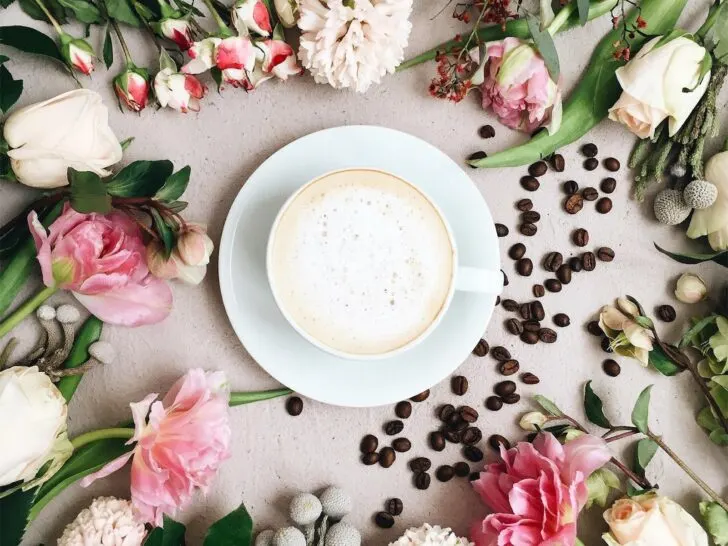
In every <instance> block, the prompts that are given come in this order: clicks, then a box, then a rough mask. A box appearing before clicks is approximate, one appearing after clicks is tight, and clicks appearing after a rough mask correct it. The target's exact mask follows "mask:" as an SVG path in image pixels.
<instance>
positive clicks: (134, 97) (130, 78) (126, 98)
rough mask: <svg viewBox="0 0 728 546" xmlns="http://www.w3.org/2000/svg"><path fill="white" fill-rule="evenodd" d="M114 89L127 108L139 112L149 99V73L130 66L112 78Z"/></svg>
mask: <svg viewBox="0 0 728 546" xmlns="http://www.w3.org/2000/svg"><path fill="white" fill-rule="evenodd" d="M114 91H115V92H116V96H117V97H119V100H120V101H122V102H123V103H124V104H126V106H127V108H129V110H132V111H134V112H141V111H142V110H144V107H145V106H146V105H147V100H148V99H149V73H148V72H147V71H146V70H145V69H144V68H138V67H136V66H131V67H129V68H127V69H126V70H125V71H124V72H122V73H121V74H119V75H118V76H117V77H116V78H114Z"/></svg>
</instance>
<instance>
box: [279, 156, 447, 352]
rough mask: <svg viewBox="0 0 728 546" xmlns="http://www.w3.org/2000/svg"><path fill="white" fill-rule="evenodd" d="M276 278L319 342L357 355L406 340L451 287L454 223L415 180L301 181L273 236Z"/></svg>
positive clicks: (368, 174)
mask: <svg viewBox="0 0 728 546" xmlns="http://www.w3.org/2000/svg"><path fill="white" fill-rule="evenodd" d="M270 244H271V247H270V255H269V269H270V270H269V277H270V279H271V283H272V286H273V290H274V292H275V294H276V298H277V300H278V303H279V305H280V306H281V308H282V309H283V310H284V311H285V312H286V313H287V314H288V316H289V318H290V319H291V320H292V321H293V322H294V323H295V324H296V325H297V326H298V327H299V328H300V329H302V330H303V331H305V332H306V333H307V334H308V335H310V336H311V337H313V338H315V339H316V340H318V341H319V342H320V343H322V344H324V345H326V346H328V347H331V348H333V349H336V350H338V351H341V352H345V353H348V354H355V355H362V356H363V355H377V354H384V353H387V352H390V351H393V350H395V349H398V348H400V347H403V346H405V345H407V344H408V343H410V342H411V341H413V340H415V339H416V338H417V337H419V336H420V335H421V334H423V333H424V332H425V331H426V330H427V329H428V328H429V327H430V325H431V324H432V323H433V322H434V321H435V319H436V318H437V316H438V314H439V313H440V311H441V309H442V308H443V306H444V305H445V304H446V303H447V299H448V296H449V293H450V287H451V281H452V275H453V267H454V258H455V257H454V250H453V247H452V245H451V242H450V237H449V232H448V228H447V226H446V225H445V224H444V222H443V220H442V218H441V216H440V214H439V213H438V211H437V210H436V209H435V208H434V207H433V205H432V204H431V203H430V201H429V200H428V199H427V198H426V197H425V196H424V195H423V194H422V193H421V192H420V191H419V190H417V188H415V187H414V186H412V185H411V184H409V183H407V182H405V181H404V180H402V179H400V178H397V177H396V176H393V175H390V174H387V173H384V172H380V171H374V170H364V169H357V170H346V171H339V172H336V173H332V174H330V175H327V176H325V177H323V178H320V179H318V180H317V181H315V182H313V183H312V184H310V185H308V186H307V187H306V188H304V189H303V191H301V192H300V193H299V194H298V195H297V196H296V197H295V198H294V199H293V200H292V201H291V202H290V203H289V205H288V207H287V208H286V210H285V211H284V212H283V213H282V215H281V218H280V221H279V224H278V226H277V229H276V231H275V233H273V235H272V240H271V243H270Z"/></svg>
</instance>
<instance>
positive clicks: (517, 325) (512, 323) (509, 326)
mask: <svg viewBox="0 0 728 546" xmlns="http://www.w3.org/2000/svg"><path fill="white" fill-rule="evenodd" d="M506 330H508V331H509V332H510V333H511V334H513V335H514V336H520V335H521V332H523V326H521V321H519V320H518V319H514V318H511V319H508V320H507V321H506Z"/></svg>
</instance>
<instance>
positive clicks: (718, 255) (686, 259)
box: [655, 243, 728, 267]
mask: <svg viewBox="0 0 728 546" xmlns="http://www.w3.org/2000/svg"><path fill="white" fill-rule="evenodd" d="M655 248H656V249H657V250H659V251H660V252H662V253H663V254H664V255H665V256H669V257H670V258H672V259H673V260H675V261H676V262H680V263H681V264H688V265H694V264H701V263H703V262H715V263H717V264H719V265H722V266H723V267H728V250H721V251H719V252H712V253H705V254H701V253H685V254H680V253H678V252H670V251H669V250H665V249H663V248H660V247H659V246H658V245H657V243H655Z"/></svg>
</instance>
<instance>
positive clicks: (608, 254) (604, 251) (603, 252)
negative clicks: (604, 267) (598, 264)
mask: <svg viewBox="0 0 728 546" xmlns="http://www.w3.org/2000/svg"><path fill="white" fill-rule="evenodd" d="M597 258H599V259H600V260H601V261H603V262H611V261H612V260H613V259H614V250H612V249H611V248H609V247H608V246H603V247H601V248H600V249H599V250H597Z"/></svg>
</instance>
